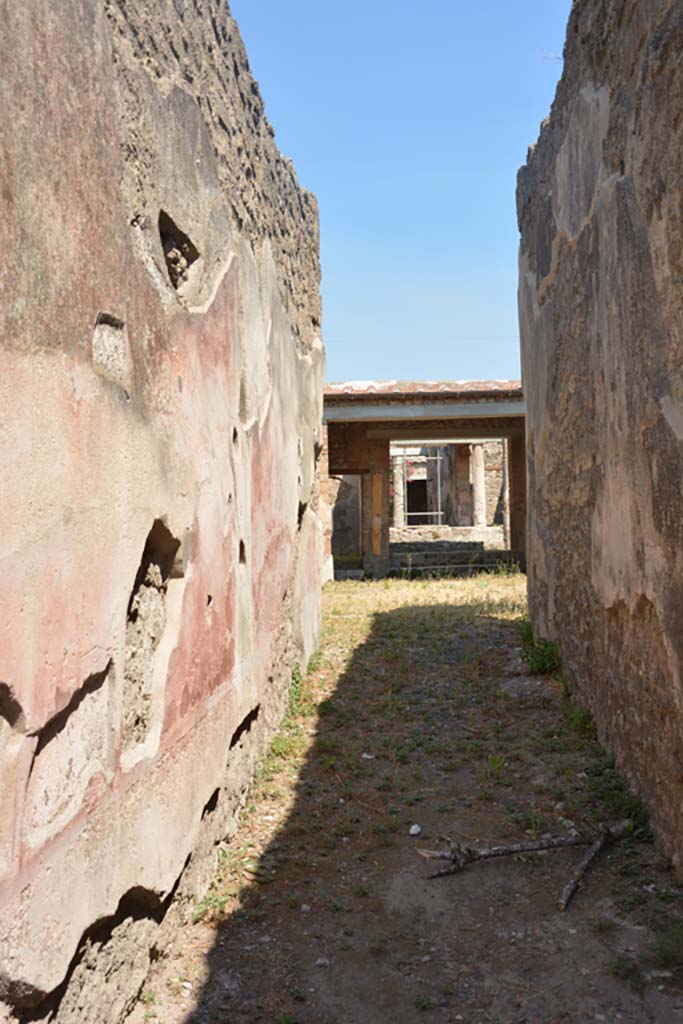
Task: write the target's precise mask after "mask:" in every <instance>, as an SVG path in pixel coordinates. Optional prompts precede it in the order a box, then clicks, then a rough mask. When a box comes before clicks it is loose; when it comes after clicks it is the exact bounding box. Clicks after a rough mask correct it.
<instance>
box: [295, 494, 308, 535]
mask: <svg viewBox="0 0 683 1024" xmlns="http://www.w3.org/2000/svg"><path fill="white" fill-rule="evenodd" d="M307 508H308V502H307V501H300V502H299V510H298V512H297V515H296V521H297V527H298V528H299V529H301V524H302V523H303V521H304V516H305V515H306V509H307Z"/></svg>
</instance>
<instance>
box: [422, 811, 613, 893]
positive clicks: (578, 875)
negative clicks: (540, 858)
mask: <svg viewBox="0 0 683 1024" xmlns="http://www.w3.org/2000/svg"><path fill="white" fill-rule="evenodd" d="M631 827H632V826H631V822H630V821H621V822H619V824H617V825H613V826H612V827H611V828H608V829H605V831H604V832H603V833H602V834H601V835H600V836H598V837H597V838H596V836H595V835H594V834H593V835H590V836H585V835H583V836H582V835H577V836H554V837H550V838H548V839H530V840H528V841H526V842H521V843H504V844H499V845H496V846H481V847H474V846H465V845H463V844H462V843H454V842H452V841H451V840H448V843H449V848H448V850H418V851H417V852H418V853H419V854H420V856H421V857H425V858H426V859H427V860H446V861H449V862H450V863H449V865H448V867H446V868H441V870H439V871H435V872H434V873H433V874H431V875H429V876H428V877H429V878H430V879H432V878H445V877H446V876H448V875H457V874H458V873H459V872H460V871H462V870H463V869H464V868H466V867H467V865H468V864H473V863H474V862H475V861H478V860H490V859H491V858H492V857H514V856H515V855H517V854H520V853H539V852H540V851H541V850H559V849H562V848H563V847H567V846H590V849H589V850H588V851H587V852H586V853H585V855H584V856H583V857H582V859H581V861H580V862H579V864H578V865H577V867H576V870H575V871H574V874H573V875H572V878H571V881H570V882H569V883H568V884H567V885H566V886H565V888H564V890H563V891H562V896H561V898H560V904H559V906H560V910H566V909H567V906H568V905H569V902H570V901H571V899H572V897H573V896H574V894H575V892H576V890H577V889H578V887H579V884H580V882H581V879H582V878H583V876H584V874H585V873H586V871H587V870H588V868H589V867H590V865H591V864H592V862H593V860H594V859H595V858H596V857H597V855H598V854H599V853H600V851H601V850H602V849H603V848H604V847H605V846H607V845H609V844H610V843H613V842H617V841H618V840H619V839H623V837H624V836H625V835H626V834H627V833H628V832H629V831H630V830H631Z"/></svg>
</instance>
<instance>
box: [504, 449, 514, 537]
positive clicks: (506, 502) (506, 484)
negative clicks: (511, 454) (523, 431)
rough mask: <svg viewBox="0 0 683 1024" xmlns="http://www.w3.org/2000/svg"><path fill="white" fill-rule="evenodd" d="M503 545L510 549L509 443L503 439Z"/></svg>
mask: <svg viewBox="0 0 683 1024" xmlns="http://www.w3.org/2000/svg"><path fill="white" fill-rule="evenodd" d="M501 444H502V445H503V544H504V545H505V547H506V548H510V547H511V546H512V545H511V541H510V474H509V472H508V447H509V441H508V439H507V438H506V437H504V438H503V440H502V442H501Z"/></svg>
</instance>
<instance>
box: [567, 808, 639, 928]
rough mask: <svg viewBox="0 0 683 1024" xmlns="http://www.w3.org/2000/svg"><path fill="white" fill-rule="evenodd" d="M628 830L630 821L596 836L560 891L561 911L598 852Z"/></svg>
mask: <svg viewBox="0 0 683 1024" xmlns="http://www.w3.org/2000/svg"><path fill="white" fill-rule="evenodd" d="M630 829H631V822H630V821H621V822H619V824H618V825H614V826H613V827H612V828H608V829H606V830H605V831H604V832H603V833H602V835H601V836H598V838H597V839H596V840H595V842H594V843H593V845H592V846H591V848H590V850H587V851H586V853H585V854H584V855H583V857H582V858H581V860H580V861H579V863H578V864H577V865H576V870H575V871H574V874H573V875H572V877H571V879H570V880H569V882H568V883H567V885H565V887H564V889H563V890H562V895H561V897H560V902H559V907H560V910H561V911H563V912H564V911H565V910H566V909H567V907H568V906H569V904H570V902H571V900H572V899H573V897H574V894H575V893H576V890H577V889H578V888H579V884H580V882H581V879H582V878H583V876H584V875H585V873H586V871H588V868H589V867H590V866H591V864H592V863H593V861H594V860H595V858H596V857H597V855H598V854H599V853H600V851H601V850H602V849H603V848H604V847H605V846H607V845H608V844H609V843H615V842H617V840H619V839H623V837H624V836H625V835H626V834H627V832H629V831H630Z"/></svg>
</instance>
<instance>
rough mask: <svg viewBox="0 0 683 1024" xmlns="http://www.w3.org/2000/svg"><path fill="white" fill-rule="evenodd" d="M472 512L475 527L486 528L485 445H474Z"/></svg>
mask: <svg viewBox="0 0 683 1024" xmlns="http://www.w3.org/2000/svg"><path fill="white" fill-rule="evenodd" d="M472 511H473V520H474V525H475V526H486V469H485V466H484V446H483V444H473V445H472Z"/></svg>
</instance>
